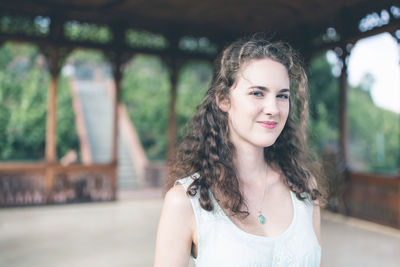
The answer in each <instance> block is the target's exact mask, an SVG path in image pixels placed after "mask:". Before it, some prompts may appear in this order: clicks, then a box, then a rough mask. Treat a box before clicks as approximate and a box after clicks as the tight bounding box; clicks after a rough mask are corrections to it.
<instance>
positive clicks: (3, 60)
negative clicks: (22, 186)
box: [0, 43, 49, 160]
mask: <svg viewBox="0 0 400 267" xmlns="http://www.w3.org/2000/svg"><path fill="white" fill-rule="evenodd" d="M39 57H40V55H39V51H38V50H37V49H36V48H34V47H32V46H27V45H24V46H22V45H14V44H11V43H6V44H5V45H3V46H2V47H1V48H0V109H1V112H0V122H1V124H0V139H1V140H2V142H0V160H31V159H36V160H37V159H42V158H43V157H44V145H45V124H46V107H47V90H46V89H47V87H48V83H49V75H48V73H47V71H45V70H44V69H43V66H40V65H39V64H38V62H39V61H38V59H39Z"/></svg>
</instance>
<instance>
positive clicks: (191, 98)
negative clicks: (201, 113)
mask: <svg viewBox="0 0 400 267" xmlns="http://www.w3.org/2000/svg"><path fill="white" fill-rule="evenodd" d="M211 75H212V68H211V65H210V64H209V63H207V62H198V61H192V62H189V63H188V64H186V65H185V66H184V67H183V68H182V70H181V72H180V78H179V85H178V97H177V104H176V112H177V127H178V140H179V139H180V138H181V137H182V135H183V131H184V126H185V124H186V122H187V121H188V120H189V119H190V118H191V117H192V116H193V115H194V113H195V112H196V109H197V106H198V105H199V104H200V102H201V101H202V100H203V98H204V96H205V93H206V91H207V89H208V88H209V86H210V82H211Z"/></svg>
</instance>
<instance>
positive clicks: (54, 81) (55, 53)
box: [45, 47, 60, 202]
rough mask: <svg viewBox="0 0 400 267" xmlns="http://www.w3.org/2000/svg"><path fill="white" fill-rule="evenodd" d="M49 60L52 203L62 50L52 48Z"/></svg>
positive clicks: (48, 140)
mask: <svg viewBox="0 0 400 267" xmlns="http://www.w3.org/2000/svg"><path fill="white" fill-rule="evenodd" d="M49 56H50V58H49V66H50V86H49V89H48V105H47V122H46V147H45V159H46V171H45V184H46V199H47V202H51V190H52V188H53V182H54V169H53V168H52V166H54V165H55V164H56V162H57V117H56V112H57V86H58V75H59V73H60V50H59V48H55V47H53V48H51V50H50V55H49Z"/></svg>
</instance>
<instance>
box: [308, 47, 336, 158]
mask: <svg viewBox="0 0 400 267" xmlns="http://www.w3.org/2000/svg"><path fill="white" fill-rule="evenodd" d="M331 69H332V66H331V65H330V64H329V63H328V61H327V60H326V57H325V53H323V54H320V55H319V56H317V57H315V58H314V59H313V60H312V61H311V64H310V66H309V81H310V83H309V90H310V115H311V116H310V125H311V127H310V137H311V139H310V145H311V146H313V147H314V148H315V149H316V150H317V151H318V152H319V153H322V152H323V149H324V147H325V146H326V145H327V144H332V143H333V144H335V143H337V142H338V116H339V110H338V100H339V93H338V92H339V88H338V81H337V78H335V77H334V76H333V75H332V71H331Z"/></svg>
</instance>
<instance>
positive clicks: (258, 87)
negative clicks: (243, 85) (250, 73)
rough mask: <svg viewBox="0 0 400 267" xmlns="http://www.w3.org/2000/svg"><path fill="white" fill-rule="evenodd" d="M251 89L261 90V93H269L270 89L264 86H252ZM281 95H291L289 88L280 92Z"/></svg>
mask: <svg viewBox="0 0 400 267" xmlns="http://www.w3.org/2000/svg"><path fill="white" fill-rule="evenodd" d="M249 89H260V90H261V91H269V88H268V87H265V86H262V85H253V86H250V87H249ZM279 92H280V93H286V92H289V93H290V89H289V88H283V89H281V90H279Z"/></svg>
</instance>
